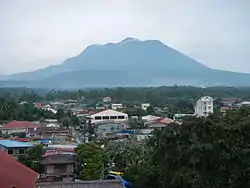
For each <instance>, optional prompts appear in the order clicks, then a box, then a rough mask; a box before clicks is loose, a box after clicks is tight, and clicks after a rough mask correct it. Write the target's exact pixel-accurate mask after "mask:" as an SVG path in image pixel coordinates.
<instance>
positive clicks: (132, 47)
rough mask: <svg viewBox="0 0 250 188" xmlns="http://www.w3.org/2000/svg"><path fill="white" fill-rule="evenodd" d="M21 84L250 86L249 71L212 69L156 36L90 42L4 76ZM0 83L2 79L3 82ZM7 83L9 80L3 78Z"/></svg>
mask: <svg viewBox="0 0 250 188" xmlns="http://www.w3.org/2000/svg"><path fill="white" fill-rule="evenodd" d="M6 79H7V80H9V81H12V82H11V83H12V84H13V82H14V83H16V81H18V84H21V86H27V84H28V86H32V87H43V88H65V89H66V88H83V87H92V86H94V87H112V86H157V85H195V86H197V85H199V86H200V85H203V86H204V85H209V86H214V85H227V86H229V85H230V86H248V85H250V84H249V83H250V75H249V74H243V73H235V72H229V71H220V70H213V69H210V68H208V67H206V66H205V65H203V64H201V63H199V62H197V61H195V60H193V59H191V58H189V57H188V56H186V55H184V54H182V53H180V52H178V51H176V50H174V49H172V48H170V47H168V46H166V45H165V44H163V43H161V42H160V41H157V40H147V41H140V40H138V39H134V38H126V39H124V40H123V41H121V42H119V43H108V44H104V45H91V46H89V47H87V48H86V49H85V50H84V51H83V52H82V53H80V54H79V55H78V56H76V57H72V58H69V59H67V60H65V61H64V62H63V63H62V64H60V65H56V66H50V67H47V68H45V69H40V70H37V71H34V72H27V73H21V74H15V75H9V76H7V77H5V80H6ZM26 82H27V84H26ZM0 84H1V83H0ZM4 84H5V86H6V84H7V82H6V81H5V82H4Z"/></svg>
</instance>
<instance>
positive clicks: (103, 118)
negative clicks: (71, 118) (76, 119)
mask: <svg viewBox="0 0 250 188" xmlns="http://www.w3.org/2000/svg"><path fill="white" fill-rule="evenodd" d="M90 118H91V120H92V123H98V122H122V121H127V120H128V114H125V113H122V112H117V111H115V110H111V109H108V110H104V111H102V112H99V113H96V114H92V115H91V116H90Z"/></svg>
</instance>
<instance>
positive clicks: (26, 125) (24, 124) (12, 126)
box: [3, 121, 41, 129]
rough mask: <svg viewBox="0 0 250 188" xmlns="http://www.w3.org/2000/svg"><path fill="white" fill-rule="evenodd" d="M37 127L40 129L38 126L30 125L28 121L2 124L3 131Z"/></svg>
mask: <svg viewBox="0 0 250 188" xmlns="http://www.w3.org/2000/svg"><path fill="white" fill-rule="evenodd" d="M37 127H41V125H40V124H35V123H31V122H28V121H12V122H10V123H7V124H4V125H3V128H4V129H16V128H21V129H23V128H26V129H27V128H37Z"/></svg>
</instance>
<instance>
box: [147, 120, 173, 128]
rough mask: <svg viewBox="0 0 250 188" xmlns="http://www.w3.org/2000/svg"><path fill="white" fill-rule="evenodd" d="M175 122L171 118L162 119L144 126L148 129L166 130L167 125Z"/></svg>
mask: <svg viewBox="0 0 250 188" xmlns="http://www.w3.org/2000/svg"><path fill="white" fill-rule="evenodd" d="M174 122H175V121H174V120H172V119H170V118H160V119H156V120H154V121H149V122H146V123H145V124H144V125H145V126H147V127H148V128H151V129H155V128H164V127H166V126H167V125H169V124H171V123H174Z"/></svg>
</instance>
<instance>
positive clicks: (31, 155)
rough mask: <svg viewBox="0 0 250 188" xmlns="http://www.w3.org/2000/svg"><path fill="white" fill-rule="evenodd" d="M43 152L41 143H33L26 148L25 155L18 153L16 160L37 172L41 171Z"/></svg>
mask: <svg viewBox="0 0 250 188" xmlns="http://www.w3.org/2000/svg"><path fill="white" fill-rule="evenodd" d="M43 154H44V150H43V146H42V145H35V146H33V147H31V148H29V149H27V151H26V153H25V155H20V156H19V158H18V160H19V162H21V163H22V164H24V165H26V166H27V167H29V168H31V169H33V170H35V171H36V172H38V173H42V172H43V169H42V165H41V164H40V162H41V160H42V156H43Z"/></svg>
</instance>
